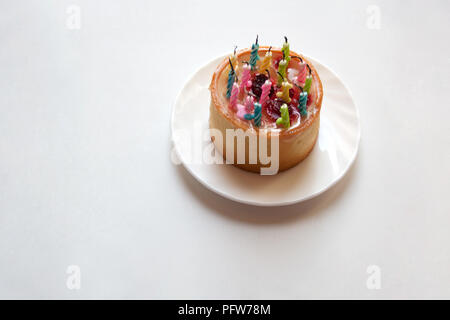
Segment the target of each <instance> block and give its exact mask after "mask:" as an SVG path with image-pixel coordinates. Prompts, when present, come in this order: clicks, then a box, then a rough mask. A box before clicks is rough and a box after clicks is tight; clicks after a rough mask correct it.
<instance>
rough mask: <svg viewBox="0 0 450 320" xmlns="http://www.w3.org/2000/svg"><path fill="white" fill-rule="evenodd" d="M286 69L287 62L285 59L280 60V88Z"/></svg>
mask: <svg viewBox="0 0 450 320" xmlns="http://www.w3.org/2000/svg"><path fill="white" fill-rule="evenodd" d="M286 68H287V61H286V60H285V59H283V60H281V61H280V63H279V65H278V72H279V74H278V85H279V86H280V85H281V83H282V82H283V81H284V79H285V78H286Z"/></svg>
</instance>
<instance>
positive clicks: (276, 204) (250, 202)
mask: <svg viewBox="0 0 450 320" xmlns="http://www.w3.org/2000/svg"><path fill="white" fill-rule="evenodd" d="M226 56H228V54H222V55H219V56H217V57H215V58H214V59H211V60H210V61H208V62H207V63H206V64H203V65H202V66H200V67H197V68H196V69H195V71H194V72H192V73H191V74H190V75H189V76H188V77H187V79H186V80H185V81H184V82H183V86H182V87H181V89H180V90H179V91H178V93H177V95H176V96H175V99H174V100H173V103H172V114H171V118H170V133H171V137H170V141H171V143H172V146H173V148H172V150H174V151H175V154H176V156H177V157H178V159H179V161H180V164H182V165H183V167H184V168H185V169H186V170H187V171H188V172H189V174H190V175H191V176H193V177H194V178H195V180H197V181H198V182H199V183H200V184H202V185H203V186H204V187H205V188H207V189H208V190H211V191H213V192H215V193H217V194H218V195H220V196H221V197H223V198H226V199H229V200H232V201H235V202H238V203H243V204H246V205H252V206H260V207H281V206H289V205H293V204H296V203H300V202H303V201H307V200H310V199H312V198H315V197H317V196H319V195H321V194H322V193H324V192H325V191H327V190H329V189H331V188H332V187H334V186H335V185H336V184H337V183H338V182H339V181H340V180H341V179H342V178H343V177H344V176H345V175H346V174H347V172H348V171H349V170H350V168H351V167H352V165H353V164H354V162H355V160H356V156H357V155H358V151H359V145H360V140H361V118H360V113H359V108H358V106H357V105H356V102H355V99H354V98H353V94H352V92H351V91H350V89H349V88H348V86H347V85H346V84H345V82H344V81H342V79H341V78H340V77H339V76H338V75H337V74H336V72H335V71H334V70H333V69H331V68H330V67H329V66H328V65H326V64H324V63H322V62H321V61H319V60H318V59H315V58H312V57H311V56H309V55H305V56H306V57H307V58H308V59H310V60H311V61H312V62H313V63H319V64H321V65H322V66H323V67H325V68H326V69H328V71H329V72H331V73H332V74H333V76H335V77H336V78H337V79H338V80H339V81H340V82H341V84H342V85H343V86H344V88H345V89H346V90H347V92H348V94H349V96H350V98H351V99H352V101H353V105H354V106H355V111H356V112H355V116H356V120H357V124H358V132H357V137H356V147H355V151H354V153H353V154H352V157H351V160H350V161H349V162H348V165H347V166H346V167H345V169H344V170H343V171H342V173H341V174H340V175H338V176H337V177H336V178H335V179H333V181H331V183H330V184H328V185H327V186H325V187H323V188H322V189H320V190H318V191H316V192H313V193H311V194H309V195H307V196H304V197H301V198H298V199H295V200H291V201H281V202H275V201H273V202H272V201H271V202H260V201H255V200H247V199H242V198H237V197H235V196H233V195H231V194H229V193H226V192H223V191H221V190H219V189H218V188H216V187H215V186H213V185H211V184H209V183H207V182H206V181H204V180H203V179H202V178H201V177H199V176H198V175H197V174H195V173H194V171H193V170H192V169H191V168H190V167H189V165H187V164H186V163H184V161H183V160H182V157H181V155H180V151H179V150H178V147H177V144H176V143H175V141H174V121H175V107H176V105H177V102H178V100H179V98H180V95H181V93H182V92H183V90H184V88H185V87H186V84H187V83H189V82H190V81H191V80H192V79H193V78H194V77H195V75H196V74H197V73H198V71H199V70H200V69H202V68H204V67H206V66H207V65H209V64H211V63H213V62H214V61H216V60H219V59H223V58H225V57H226ZM177 165H179V164H177ZM239 170H241V169H239Z"/></svg>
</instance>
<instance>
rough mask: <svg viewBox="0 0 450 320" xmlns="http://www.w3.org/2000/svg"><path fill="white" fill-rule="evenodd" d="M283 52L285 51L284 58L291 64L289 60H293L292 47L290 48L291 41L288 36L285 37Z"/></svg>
mask: <svg viewBox="0 0 450 320" xmlns="http://www.w3.org/2000/svg"><path fill="white" fill-rule="evenodd" d="M281 52H283V55H284V59H285V60H286V62H287V64H288V65H289V61H291V57H290V56H289V54H290V49H289V42H288V39H287V37H284V43H283V47H282V48H281Z"/></svg>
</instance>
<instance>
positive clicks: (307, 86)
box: [303, 75, 312, 94]
mask: <svg viewBox="0 0 450 320" xmlns="http://www.w3.org/2000/svg"><path fill="white" fill-rule="evenodd" d="M311 84H312V77H311V75H309V76H307V77H306V80H305V85H304V86H303V91H305V92H306V93H308V94H309V90H311Z"/></svg>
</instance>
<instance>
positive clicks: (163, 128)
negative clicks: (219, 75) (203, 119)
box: [0, 0, 450, 299]
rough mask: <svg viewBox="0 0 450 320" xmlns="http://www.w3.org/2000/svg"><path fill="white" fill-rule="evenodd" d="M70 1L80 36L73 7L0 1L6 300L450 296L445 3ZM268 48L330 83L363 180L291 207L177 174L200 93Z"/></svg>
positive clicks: (1, 273)
mask: <svg viewBox="0 0 450 320" xmlns="http://www.w3.org/2000/svg"><path fill="white" fill-rule="evenodd" d="M76 3H77V4H79V5H80V7H81V9H82V27H81V29H80V30H69V29H67V28H66V18H67V14H66V8H67V6H68V5H69V4H73V2H72V1H70V2H69V1H28V2H22V1H2V2H1V4H0V41H1V50H0V70H1V72H0V88H1V94H0V108H1V110H0V115H1V116H0V259H1V260H0V261H1V262H0V297H2V298H75V299H76V298H335V297H338V298H444V297H445V298H450V285H449V284H450V272H449V270H450V233H449V231H448V230H449V224H450V214H449V213H450V210H449V209H450V200H449V196H448V192H449V191H448V190H449V189H450V179H449V171H450V161H449V160H450V155H449V143H450V141H449V139H450V138H449V137H450V134H449V133H450V132H449V124H448V121H449V120H448V119H449V118H450V108H449V103H450V99H449V94H448V92H449V89H450V81H449V71H450V70H449V69H450V68H449V67H450V58H449V57H450V45H449V42H448V41H446V39H448V35H449V34H448V33H449V31H448V30H449V27H450V21H449V19H448V12H449V6H450V4H449V3H448V2H445V1H429V2H427V3H426V4H424V3H423V2H420V1H409V2H408V3H407V4H406V3H404V2H403V1H370V2H365V1H362V2H361V1H346V2H345V4H344V3H341V2H334V1H327V2H322V1H320V2H313V1H308V2H302V4H301V3H300V1H290V2H289V1H288V2H283V3H282V4H276V3H275V2H274V1H267V2H265V1H258V2H257V4H251V3H247V2H242V1H229V2H227V3H226V4H225V3H220V6H219V4H216V3H214V2H211V1H208V2H206V1H205V2H199V1H195V2H184V1H183V2H182V1H179V2H176V3H174V2H171V1H165V2H151V1H120V2H119V1H109V0H108V1H106V0H103V1H76ZM285 3H287V4H288V5H289V6H290V7H292V8H294V7H296V6H297V9H296V10H287V9H286V8H284V4H285ZM369 4H376V5H378V6H379V8H380V10H381V28H380V30H374V29H369V28H367V26H366V21H367V18H368V15H367V13H366V9H367V6H368V5H369ZM268 10H269V11H270V13H271V14H272V15H274V16H277V17H281V16H283V17H284V19H283V21H282V22H281V21H280V19H281V18H280V19H267V18H265V17H266V15H267V14H268ZM251 11H252V12H254V13H255V16H256V17H264V18H258V19H256V18H255V19H249V18H247V17H245V14H246V13H248V12H251ZM278 21H280V22H278ZM256 33H259V35H260V40H261V43H280V41H282V36H283V35H287V36H288V37H289V41H290V43H291V47H292V49H293V50H297V51H302V52H305V53H306V54H307V55H309V56H312V57H315V58H317V59H318V60H319V61H323V62H324V63H325V64H326V65H328V66H330V67H331V68H332V69H333V70H335V71H336V73H337V74H338V75H339V76H340V77H341V78H342V79H343V81H344V82H345V84H346V85H347V86H348V87H349V88H350V90H351V92H352V94H353V97H354V99H355V102H356V105H357V106H358V108H359V110H360V115H361V128H362V136H361V144H360V150H359V153H358V157H357V159H356V162H355V164H354V166H353V167H352V169H351V170H350V172H349V173H348V174H347V175H346V176H345V177H344V179H342V180H341V182H340V183H338V184H337V185H336V186H335V187H334V188H332V189H330V190H329V191H327V192H326V193H324V194H322V195H321V196H319V197H317V198H315V199H312V200H310V201H307V202H304V203H301V204H299V205H294V206H290V207H286V208H254V207H251V206H246V205H241V204H237V203H234V202H232V201H229V200H226V199H223V198H222V197H220V196H218V195H215V194H214V193H213V192H210V191H207V190H206V189H205V188H204V187H203V186H201V185H200V184H199V183H198V182H197V181H195V180H194V179H193V178H192V177H191V176H190V174H188V173H187V172H186V171H185V169H183V167H182V166H174V165H172V163H171V162H170V160H169V159H170V157H169V153H170V148H171V146H170V143H169V142H170V137H169V135H170V134H169V132H170V111H171V106H172V103H173V100H174V98H175V96H176V94H177V93H178V91H179V90H180V89H181V88H182V85H183V84H184V82H185V81H186V79H187V77H188V76H189V75H190V74H192V73H193V72H194V71H195V70H196V69H197V68H198V67H199V66H201V65H203V64H204V62H205V61H209V60H210V59H211V58H213V57H215V56H217V55H219V54H221V53H223V52H226V51H227V50H231V49H232V48H233V45H235V44H237V45H239V47H244V46H247V45H249V44H251V42H252V41H253V40H254V37H255V34H256ZM72 264H74V265H79V266H80V267H81V273H82V277H81V289H80V290H78V291H77V290H68V289H67V288H66V276H67V275H66V268H67V266H68V265H72ZM373 264H375V265H378V266H379V267H380V268H381V277H382V278H381V279H382V283H381V285H382V287H381V289H380V290H368V289H367V287H366V279H367V277H368V274H367V273H366V269H367V267H368V266H369V265H373Z"/></svg>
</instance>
